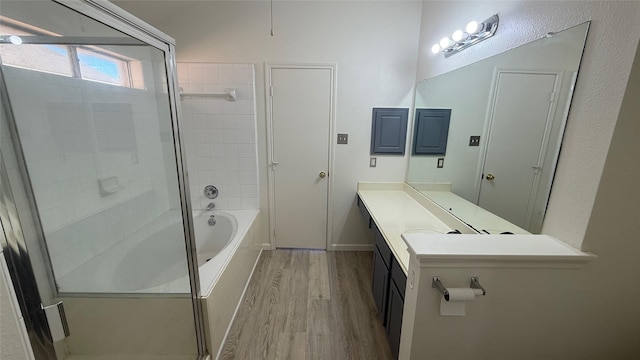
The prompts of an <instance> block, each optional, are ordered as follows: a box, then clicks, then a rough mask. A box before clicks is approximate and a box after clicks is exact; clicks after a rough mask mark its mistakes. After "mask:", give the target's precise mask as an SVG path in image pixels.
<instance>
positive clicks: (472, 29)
mask: <svg viewBox="0 0 640 360" xmlns="http://www.w3.org/2000/svg"><path fill="white" fill-rule="evenodd" d="M478 27H479V25H478V22H477V21H471V22H469V23H468V24H467V28H466V30H467V32H468V33H469V34H475V33H476V31H478Z"/></svg>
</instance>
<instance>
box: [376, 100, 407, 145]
mask: <svg viewBox="0 0 640 360" xmlns="http://www.w3.org/2000/svg"><path fill="white" fill-rule="evenodd" d="M408 118H409V109H408V108H373V119H372V124H371V154H390V155H404V148H405V145H406V142H407V120H408Z"/></svg>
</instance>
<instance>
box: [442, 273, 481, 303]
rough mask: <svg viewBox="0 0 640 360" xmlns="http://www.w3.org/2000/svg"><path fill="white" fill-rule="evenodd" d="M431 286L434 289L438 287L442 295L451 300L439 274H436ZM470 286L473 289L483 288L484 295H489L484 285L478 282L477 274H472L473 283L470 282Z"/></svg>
mask: <svg viewBox="0 0 640 360" xmlns="http://www.w3.org/2000/svg"><path fill="white" fill-rule="evenodd" d="M431 287H432V288H434V289H438V291H439V292H440V294H442V296H444V299H445V300H447V301H449V290H447V288H446V287H445V286H444V284H443V283H442V281H440V277H439V276H434V277H433V279H432V280H431ZM469 287H470V288H472V289H479V290H482V295H487V291H486V290H485V289H484V288H483V287H482V285H480V282H478V277H477V276H472V277H471V283H470V284H469Z"/></svg>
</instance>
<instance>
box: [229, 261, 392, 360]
mask: <svg viewBox="0 0 640 360" xmlns="http://www.w3.org/2000/svg"><path fill="white" fill-rule="evenodd" d="M371 269H372V255H371V253H370V252H325V251H317V250H294V249H284V250H273V251H265V252H263V255H262V256H261V258H260V261H259V262H258V265H257V267H256V271H255V272H254V275H253V277H252V279H251V281H250V283H249V286H248V288H247V292H246V294H245V297H244V299H243V302H242V305H241V307H240V309H239V311H238V314H237V316H236V318H235V319H234V323H233V324H232V326H231V330H230V332H229V334H228V336H227V339H226V341H225V344H224V346H223V350H222V352H221V354H222V356H221V358H222V359H332V360H333V359H381V360H387V359H391V358H392V356H391V351H390V349H389V345H388V343H387V340H386V335H385V332H384V328H383V327H382V325H381V323H380V320H379V319H378V315H377V311H376V308H375V304H374V302H373V297H372V295H371V290H370V286H371Z"/></svg>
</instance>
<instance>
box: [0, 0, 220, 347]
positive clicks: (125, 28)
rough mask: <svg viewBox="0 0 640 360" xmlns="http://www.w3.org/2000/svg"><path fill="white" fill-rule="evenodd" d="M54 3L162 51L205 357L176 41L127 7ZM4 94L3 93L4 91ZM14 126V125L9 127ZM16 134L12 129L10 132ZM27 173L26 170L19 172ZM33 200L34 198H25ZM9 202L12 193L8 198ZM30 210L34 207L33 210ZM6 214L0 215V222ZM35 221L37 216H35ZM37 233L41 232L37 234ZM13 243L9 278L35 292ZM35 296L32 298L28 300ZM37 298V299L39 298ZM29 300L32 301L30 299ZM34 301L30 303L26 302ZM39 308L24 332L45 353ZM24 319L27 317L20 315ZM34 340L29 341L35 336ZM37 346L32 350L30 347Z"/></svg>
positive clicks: (47, 340)
mask: <svg viewBox="0 0 640 360" xmlns="http://www.w3.org/2000/svg"><path fill="white" fill-rule="evenodd" d="M51 1H53V2H55V3H58V4H60V5H61V6H64V7H67V8H69V9H71V10H74V11H76V12H78V13H80V14H83V15H85V16H87V17H89V18H91V19H94V20H96V21H98V22H100V23H103V24H105V25H107V26H109V27H112V28H114V29H116V30H118V31H120V32H122V33H124V34H126V35H129V36H131V37H132V38H135V39H138V40H140V41H142V42H143V43H145V44H146V45H149V46H152V47H155V48H157V49H159V50H161V51H163V52H164V53H165V57H164V58H165V67H166V75H167V88H168V96H169V105H170V107H171V110H170V111H171V128H172V131H173V141H174V155H175V160H176V172H177V177H178V186H179V194H180V204H181V213H182V218H183V231H184V236H185V250H186V255H187V266H188V272H189V282H190V288H191V302H192V307H193V315H194V325H195V335H196V346H197V351H198V359H205V358H206V357H207V356H208V355H207V350H206V343H205V325H204V315H203V309H202V303H201V298H200V280H199V273H198V265H197V254H196V245H195V235H194V230H193V219H192V217H191V197H190V194H189V179H188V172H187V168H186V166H187V165H186V164H187V162H186V156H185V152H184V144H183V141H182V138H181V129H182V122H181V119H180V118H179V116H178V114H180V113H181V109H180V102H179V101H178V98H177V97H176V94H177V93H178V91H177V89H178V88H179V87H178V80H177V77H176V61H175V40H174V39H173V38H171V37H170V36H168V35H166V34H165V33H163V32H161V31H159V30H158V29H155V28H154V27H152V26H150V25H149V24H147V23H145V22H143V21H141V20H140V19H138V18H136V17H135V16H133V15H131V14H129V13H128V12H126V11H124V10H122V9H120V8H119V7H117V6H115V5H113V4H111V3H109V2H107V1H102V0H81V1H77V0H75V1H74V0H51ZM3 95H5V94H3ZM2 100H7V112H10V111H11V107H10V103H9V102H8V99H7V98H6V96H3V99H2ZM12 116H13V114H12V112H11V113H8V114H7V117H8V119H7V121H9V122H10V123H13V126H10V127H15V119H12ZM12 130H14V129H12ZM12 132H13V134H14V135H15V134H16V132H15V131H12ZM14 141H16V142H17V143H16V144H14V147H16V148H17V149H16V155H17V157H18V161H19V162H22V164H21V167H22V169H23V170H25V171H26V163H25V162H24V161H25V160H24V156H23V154H22V150H21V146H20V145H19V139H18V138H15V139H14ZM23 175H28V174H23ZM24 185H25V187H28V191H27V192H28V193H30V195H29V196H30V197H33V191H32V190H31V184H30V180H29V178H28V176H27V177H26V178H25V184H24ZM30 200H31V201H30V202H31V203H32V205H33V198H32V199H30ZM11 201H13V198H12V199H11ZM33 210H35V209H33ZM34 215H35V216H36V218H38V213H37V212H35V214H34ZM4 220H5V219H4V218H3V221H4ZM17 221H18V224H15V225H16V227H17V228H18V229H20V224H19V221H20V220H19V219H18V220H17ZM37 222H38V223H39V218H38V221H37ZM37 227H38V228H39V230H38V231H41V230H42V229H41V226H40V225H38V226H37ZM40 235H42V234H40ZM13 238H14V239H12V240H13V242H14V243H12V244H10V246H12V247H14V248H16V249H20V250H21V251H19V252H12V253H11V254H9V256H10V258H11V263H13V264H8V265H9V267H10V273H11V277H12V278H13V279H14V280H13V281H14V283H16V282H17V283H18V285H19V286H17V289H16V292H18V293H19V294H18V296H19V297H20V295H21V294H24V293H25V290H26V291H27V292H29V293H33V292H34V291H35V293H36V294H38V288H37V284H36V282H35V275H34V273H33V268H32V267H31V262H30V259H29V257H28V255H27V254H26V244H25V241H24V237H22V236H14V237H13ZM47 266H48V267H49V271H51V268H50V264H49V265H47ZM52 288H53V289H52V292H53V294H52V295H53V296H54V297H55V296H57V295H58V294H57V289H56V288H55V286H52ZM30 300H34V299H30ZM19 301H20V302H21V306H26V305H27V302H26V301H25V299H24V298H22V299H19ZM37 301H38V302H39V301H40V299H39V298H38V299H37ZM32 302H33V301H32ZM31 306H33V304H31ZM40 311H41V312H42V314H41V315H42V316H36V317H33V318H32V319H30V321H29V322H30V324H26V325H27V331H28V332H29V333H30V334H31V335H32V336H35V337H36V339H37V343H38V344H33V343H32V344H31V346H32V348H33V347H35V346H37V347H39V348H40V350H42V351H44V352H45V353H50V351H52V350H53V342H52V340H51V336H50V333H49V330H48V323H47V320H46V317H44V310H40ZM25 320H28V319H25ZM36 339H33V340H36ZM34 350H36V349H34Z"/></svg>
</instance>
